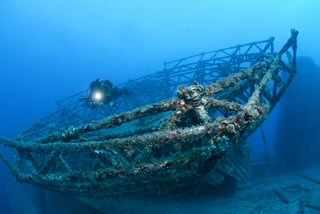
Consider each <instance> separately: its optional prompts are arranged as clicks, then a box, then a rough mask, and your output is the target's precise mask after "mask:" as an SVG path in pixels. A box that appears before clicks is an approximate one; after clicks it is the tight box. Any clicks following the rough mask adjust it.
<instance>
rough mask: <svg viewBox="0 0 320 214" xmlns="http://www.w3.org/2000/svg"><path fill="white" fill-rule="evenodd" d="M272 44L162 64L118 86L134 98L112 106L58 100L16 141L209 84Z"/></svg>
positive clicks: (269, 49) (76, 97) (253, 59)
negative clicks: (53, 109)
mask: <svg viewBox="0 0 320 214" xmlns="http://www.w3.org/2000/svg"><path fill="white" fill-rule="evenodd" d="M273 41H274V38H270V39H268V40H264V41H259V42H252V43H248V44H243V45H237V46H234V47H230V48H225V49H221V50H217V51H212V52H206V53H201V54H198V55H193V56H189V57H185V58H181V59H179V60H175V61H171V62H167V63H164V69H163V70H162V71H160V72H156V73H153V74H151V75H146V76H143V77H141V78H138V79H135V80H130V81H128V82H126V83H124V84H121V85H119V87H126V88H127V89H128V90H129V91H130V93H132V94H133V95H131V96H123V97H120V98H119V99H117V100H115V102H113V104H114V105H112V106H110V105H106V106H104V107H102V108H98V109H94V110H92V109H90V108H89V107H88V106H87V105H86V104H85V103H84V102H83V101H80V100H81V98H83V97H86V96H87V95H88V93H87V91H83V92H80V93H78V94H75V95H73V96H71V97H68V98H65V99H63V100H61V101H59V102H58V103H57V105H58V111H57V112H54V113H53V114H50V115H49V116H47V117H46V118H44V119H42V120H40V121H38V122H37V123H36V124H34V125H33V126H31V127H30V128H29V129H28V130H26V131H25V132H24V133H22V134H21V135H20V136H19V138H21V139H23V140H35V139H38V138H41V137H43V136H45V135H48V134H52V133H55V132H59V131H61V129H62V128H68V127H69V126H71V125H73V126H79V125H83V124H86V123H88V122H90V121H92V120H97V119H102V118H105V117H107V116H110V115H114V114H119V113H121V112H124V111H128V110H132V109H134V108H136V107H139V106H143V105H146V104H149V103H154V102H159V101H161V100H164V99H168V98H170V97H173V96H175V95H176V91H177V89H178V87H179V85H181V84H185V85H191V84H192V83H193V82H194V81H197V82H198V83H200V84H203V85H209V84H210V83H212V82H215V81H217V80H218V79H220V78H223V77H226V76H228V75H230V74H234V73H236V72H239V71H240V70H241V69H244V68H248V67H249V66H251V65H253V64H254V63H256V62H259V61H263V60H264V59H266V57H267V55H270V54H273Z"/></svg>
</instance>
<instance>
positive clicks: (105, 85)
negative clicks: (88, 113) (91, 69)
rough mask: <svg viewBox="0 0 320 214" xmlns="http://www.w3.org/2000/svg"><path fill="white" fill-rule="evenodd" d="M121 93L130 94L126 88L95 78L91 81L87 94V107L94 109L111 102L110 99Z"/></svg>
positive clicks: (117, 96) (119, 95)
mask: <svg viewBox="0 0 320 214" xmlns="http://www.w3.org/2000/svg"><path fill="white" fill-rule="evenodd" d="M122 95H131V94H130V93H129V91H128V90H127V89H126V88H118V87H116V86H113V84H112V83H111V82H110V81H109V80H102V79H96V80H95V81H93V82H91V84H90V88H89V95H88V97H87V98H86V100H87V104H88V106H89V108H91V109H94V108H98V107H102V106H104V105H106V104H112V101H113V100H115V99H117V98H119V97H121V96H122Z"/></svg>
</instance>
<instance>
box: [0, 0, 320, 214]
mask: <svg viewBox="0 0 320 214" xmlns="http://www.w3.org/2000/svg"><path fill="white" fill-rule="evenodd" d="M319 8H320V1H317V0H309V1H298V0H285V1H277V0H271V1H263V0H256V1H250V0H245V1H237V0H226V1H212V0H203V1H185V0H176V1H147V0H140V1H129V0H123V1H111V0H110V1H109V0H96V1H83V0H77V1H75V0H69V1H62V0H55V1H41V0H24V1H19V0H2V1H0V94H1V101H0V136H4V137H7V138H12V139H13V138H14V137H15V136H16V135H18V134H19V133H21V132H22V131H24V130H25V129H27V128H28V127H29V126H30V125H31V124H33V123H34V122H35V121H37V120H39V119H41V118H43V117H45V116H46V115H48V114H49V113H51V112H53V111H54V110H55V109H56V106H55V101H57V100H60V99H61V98H64V97H67V96H69V95H71V94H74V93H76V92H78V91H81V90H84V89H86V88H87V87H88V85H89V83H90V82H91V81H92V80H94V79H96V78H103V79H109V80H111V81H112V82H113V83H115V84H118V83H121V82H125V81H127V80H130V79H134V78H137V77H139V76H142V75H145V74H149V73H152V72H154V71H156V70H160V69H161V68H162V63H163V62H165V61H170V60H172V59H176V58H179V57H184V56H188V55H192V54H197V53H200V52H203V51H210V50H215V49H219V48H224V47H229V46H232V45H236V44H241V43H246V42H251V41H257V40H261V39H266V38H270V37H271V36H274V37H275V38H276V42H275V50H278V49H279V48H280V47H281V45H283V43H284V42H285V41H286V40H287V38H288V35H289V30H290V29H291V28H296V29H298V30H299V31H300V35H299V49H298V51H299V56H305V55H306V56H311V57H312V58H313V59H314V61H315V62H316V63H317V64H320V52H319V50H320V42H319V38H320V28H319V27H318V26H319V21H320V13H319ZM277 117H278V110H277V109H276V110H275V111H274V112H273V114H272V115H271V116H270V118H269V120H268V121H267V122H266V123H265V124H264V128H265V132H266V135H267V138H268V141H269V142H270V145H269V150H270V154H271V155H273V145H274V143H275V142H274V141H275V137H274V133H275V129H276V121H277ZM250 142H251V144H252V145H253V150H254V154H253V158H254V159H257V160H258V159H263V158H262V157H264V156H265V151H264V147H263V143H262V139H261V135H260V133H256V134H254V135H253V136H252V137H251V139H250ZM0 172H1V176H0V210H1V211H0V213H11V208H10V207H11V204H10V201H9V197H8V195H7V189H6V183H7V182H9V181H8V180H10V182H15V181H14V180H13V178H12V177H11V176H10V175H8V171H7V170H6V169H5V168H4V166H3V165H2V164H1V165H0ZM16 185H19V184H18V183H16Z"/></svg>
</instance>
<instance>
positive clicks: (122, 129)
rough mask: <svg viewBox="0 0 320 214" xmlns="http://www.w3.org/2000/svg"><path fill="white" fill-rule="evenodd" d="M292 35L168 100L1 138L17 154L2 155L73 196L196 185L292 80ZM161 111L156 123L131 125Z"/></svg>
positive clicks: (17, 171) (27, 176) (19, 172)
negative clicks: (28, 137) (27, 137)
mask: <svg viewBox="0 0 320 214" xmlns="http://www.w3.org/2000/svg"><path fill="white" fill-rule="evenodd" d="M291 33H292V35H291V37H290V39H289V40H288V42H287V43H286V44H285V45H284V46H283V48H282V49H281V50H280V51H279V52H277V53H273V54H265V55H264V56H263V58H264V59H263V61H261V62H258V63H256V64H254V65H253V66H251V67H250V68H247V69H243V70H241V71H240V72H237V73H234V74H231V75H229V76H227V77H225V78H222V79H219V80H217V81H215V82H213V83H211V84H210V85H208V86H207V87H205V86H203V85H202V84H200V83H199V82H195V83H193V84H192V85H190V86H189V87H183V86H182V87H180V88H179V89H178V92H177V96H176V97H174V98H171V99H169V100H166V101H162V102H158V103H154V104H150V105H147V106H144V107H141V108H137V109H135V110H132V111H128V112H124V113H121V114H118V115H116V116H110V117H107V118H104V119H102V120H99V121H95V122H90V123H88V124H85V125H82V126H79V127H77V128H70V129H68V130H66V131H63V132H60V133H56V134H51V135H47V136H45V137H43V138H41V139H38V140H35V141H10V140H7V139H4V138H1V139H0V142H1V144H2V145H4V146H6V147H8V148H9V149H12V150H13V151H14V153H15V156H14V160H13V161H12V162H10V161H9V160H8V159H7V158H6V157H5V156H4V154H2V153H1V155H0V158H1V159H2V161H3V162H4V163H5V164H6V165H7V166H8V168H9V169H10V171H11V172H12V173H13V175H14V176H15V177H16V178H17V180H18V181H20V182H27V183H32V184H38V185H41V186H43V187H45V188H48V189H51V190H55V191H59V192H66V193H69V194H72V195H75V196H85V197H106V196H111V195H117V194H128V193H137V192H146V191H147V192H153V193H154V192H156V193H165V192H167V191H170V190H171V189H172V188H176V187H181V186H186V185H190V184H193V183H195V182H197V181H198V179H199V178H201V177H202V176H204V175H206V174H207V173H208V172H210V171H211V170H212V169H214V167H215V164H216V162H217V160H219V159H221V158H222V157H223V155H224V154H225V153H226V151H228V149H229V148H230V146H231V145H239V144H241V143H242V142H244V140H245V139H246V138H247V137H248V136H249V135H250V134H251V133H252V132H253V131H254V130H255V129H256V128H257V127H258V126H259V125H260V124H261V123H262V122H263V121H264V120H265V119H266V118H267V116H268V115H269V113H270V112H271V111H272V109H273V108H274V107H275V105H276V103H277V102H278V101H279V99H280V98H281V96H282V95H283V93H284V92H285V90H286V89H287V87H288V86H289V84H290V83H291V81H292V80H293V78H294V76H295V74H296V47H297V46H296V38H297V35H298V32H297V31H295V30H292V31H291ZM260 56H261V55H260ZM237 66H238V65H237ZM137 81H138V80H137ZM155 116H157V119H156V120H153V122H152V123H151V125H148V126H142V127H136V128H133V127H135V126H133V125H132V123H133V122H134V121H137V120H139V119H143V118H145V119H146V118H149V119H150V118H151V121H152V118H153V117H155ZM97 131H99V132H100V134H99V135H96V134H95V133H96V132H97ZM115 133H118V134H115Z"/></svg>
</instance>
